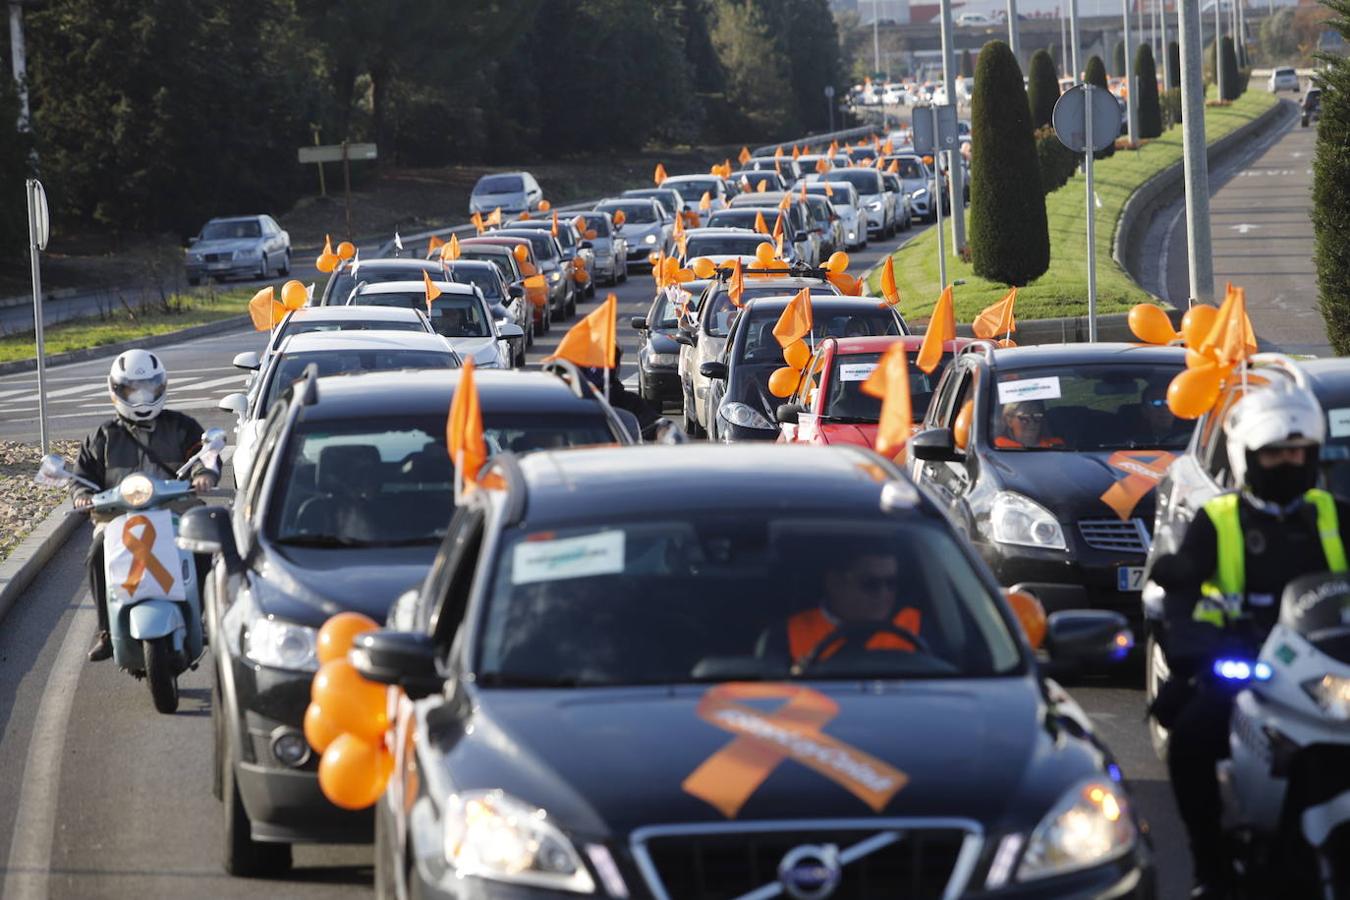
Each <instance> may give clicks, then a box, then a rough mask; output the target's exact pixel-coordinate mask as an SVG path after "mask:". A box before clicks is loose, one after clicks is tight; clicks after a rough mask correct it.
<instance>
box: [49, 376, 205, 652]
mask: <svg viewBox="0 0 1350 900" xmlns="http://www.w3.org/2000/svg"><path fill="white" fill-rule="evenodd" d="M168 386H169V374H168V372H167V371H166V370H165V369H164V364H163V363H162V362H161V361H160V359H159V357H158V356H156V355H155V354H153V353H149V352H147V351H145V350H128V351H126V352H125V353H123V354H121V355H120V356H118V357H117V359H115V360H113V364H112V368H111V369H110V370H109V372H108V394H109V396H110V397H111V398H112V402H113V406H114V408H116V410H117V415H116V416H114V417H113V418H111V419H109V420H108V421H106V422H104V423H103V424H102V425H100V426H99V427H98V428H97V430H95V431H94V432H93V433H92V434H90V435H89V436H88V437H87V438H85V440H84V445H83V446H81V447H80V456H79V458H78V459H77V460H76V462H75V474H76V475H78V476H79V477H81V478H84V479H87V480H88V481H90V482H92V483H93V484H98V485H102V489H104V490H106V489H107V488H110V487H112V486H114V485H116V484H118V483H120V482H121V480H122V479H123V478H125V477H126V476H128V475H131V474H132V473H134V472H143V473H145V474H146V475H149V476H151V477H154V478H165V479H172V478H174V477H175V474H176V472H177V470H178V469H179V468H180V467H181V466H182V465H183V463H184V462H185V461H186V460H187V459H188V458H189V457H190V456H192V454H193V453H195V452H196V451H197V449H198V448H199V447H200V446H201V438H202V426H201V425H200V424H198V422H197V420H196V419H194V418H192V417H191V416H188V415H184V414H183V413H180V412H175V411H173V410H171V409H165V408H164V396H165V392H166V391H167V389H168ZM219 477H220V473H219V472H217V471H214V470H212V469H209V468H207V467H206V465H204V464H203V463H202V462H200V461H198V462H197V463H195V464H194V465H193V467H192V471H191V474H190V478H191V480H192V487H193V489H194V490H198V491H204V490H210V489H211V488H212V487H214V486H215V484H216V481H217V479H218V478H219ZM96 493H97V491H94V490H91V489H89V488H88V487H85V486H84V485H81V484H80V483H79V482H78V481H77V482H75V484H74V486H73V487H72V489H71V496H72V499H73V500H74V504H75V508H76V509H80V510H83V509H89V508H90V507H91V506H92V505H93V500H94V494H96ZM104 524H105V523H103V522H97V521H96V523H95V526H94V540H93V543H92V545H91V546H90V548H89V555H88V557H87V558H86V563H87V564H88V566H89V588H90V590H91V591H92V593H93V596H94V608H95V609H97V610H98V637H97V639H96V640H95V641H94V646H93V647H92V648H91V649H90V650H89V660H90V662H97V661H99V660H104V659H107V658H108V657H110V656H112V641H111V639H110V638H109V635H108V606H107V590H106V586H105V585H104V583H103V581H104V572H103V526H104Z"/></svg>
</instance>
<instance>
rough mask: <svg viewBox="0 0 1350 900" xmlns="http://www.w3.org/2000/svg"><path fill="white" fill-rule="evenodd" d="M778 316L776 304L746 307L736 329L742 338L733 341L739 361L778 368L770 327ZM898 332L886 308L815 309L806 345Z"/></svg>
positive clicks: (780, 354) (779, 359)
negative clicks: (746, 312)
mask: <svg viewBox="0 0 1350 900" xmlns="http://www.w3.org/2000/svg"><path fill="white" fill-rule="evenodd" d="M782 314H783V307H782V306H781V305H779V304H776V303H775V304H773V305H771V306H761V307H751V308H750V318H749V319H748V320H747V321H746V322H744V323H742V325H741V326H740V327H741V328H743V329H744V330H745V337H743V338H738V339H737V343H738V344H739V346H740V357H739V358H740V360H741V361H744V362H770V363H773V364H774V365H775V366H780V365H782V359H783V347H782V345H781V344H779V343H778V338H776V337H774V334H773V328H774V326H775V325H777V324H778V319H779V317H780V316H782ZM900 333H901V331H900V324H899V323H898V322H897V321H896V320H895V314H894V313H893V312H891V311H890V310H889V309H885V308H882V307H879V306H875V305H873V306H864V305H859V306H858V307H855V308H852V309H848V310H842V309H840V310H831V311H829V312H825V311H824V310H821V309H819V308H818V309H816V310H815V315H814V322H813V323H812V327H811V338H810V342H811V343H814V342H815V341H819V340H821V339H822V338H826V337H880V336H882V335H888V334H895V335H898V334H900ZM775 354H776V355H775Z"/></svg>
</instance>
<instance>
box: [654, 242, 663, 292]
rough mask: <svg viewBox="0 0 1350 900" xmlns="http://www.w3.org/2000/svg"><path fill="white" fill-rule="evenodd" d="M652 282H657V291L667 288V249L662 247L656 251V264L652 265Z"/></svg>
mask: <svg viewBox="0 0 1350 900" xmlns="http://www.w3.org/2000/svg"><path fill="white" fill-rule="evenodd" d="M652 281H655V282H656V289H657V290H660V289H661V288H663V287H665V286H666V248H665V247H662V248H661V249H660V250H658V251H656V262H654V263H652Z"/></svg>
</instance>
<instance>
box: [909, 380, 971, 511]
mask: <svg viewBox="0 0 1350 900" xmlns="http://www.w3.org/2000/svg"><path fill="white" fill-rule="evenodd" d="M979 383H980V379H979V369H978V367H977V366H975V365H973V364H965V365H957V364H952V365H949V366H948V368H947V373H946V375H945V376H944V377H943V379H942V385H941V386H940V389H939V394H938V398H937V402H935V403H934V404H932V406H931V407H930V408H929V415H928V420H927V421H926V422H925V426H926V427H932V428H944V429H947V430H949V431H952V430H954V428H955V425H956V417H957V416H958V415H959V414H960V412H961V407H963V406H964V405H965V404H966V403H967V402H970V403H971V404H972V405H973V406H978V403H976V400H977V397H976V393H977V391H978V387H979ZM977 418H978V417H976V416H971V426H970V429H969V437H968V439H967V442H966V447H965V451H964V452H963V453H962V454H961V458H959V459H956V460H951V461H936V460H934V461H928V462H925V463H923V471H922V476H921V477H922V479H923V481H924V482H925V483H926V484H927V485H928V487H929V488H930V489H931V490H932V491H933V493H934V494H935V495H936V496H937V497H938V498H939V502H940V503H941V504H942V505H943V506H944V507H945V508H946V509H947V510H948V511H949V512H950V513H951V514H952V519H953V523H954V524H955V525H956V526H957V527H958V528H960V529H961V530H962V531H963V533H964V534H966V535H967V536H969V535H970V534H971V523H972V521H973V518H972V515H971V512H970V508H969V495H970V492H971V490H972V487H973V485H974V483H975V476H976V474H977V473H978V464H977V458H976V453H977V452H978V451H977V448H978V447H979V446H980V441H979V437H980V435H979V428H978V426H979V423H978V421H977Z"/></svg>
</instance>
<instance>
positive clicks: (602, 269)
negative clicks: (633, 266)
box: [577, 211, 628, 285]
mask: <svg viewBox="0 0 1350 900" xmlns="http://www.w3.org/2000/svg"><path fill="white" fill-rule="evenodd" d="M577 218H579V219H581V220H582V224H583V225H584V227H583V228H581V229H580V230H581V235H582V237H584V238H585V239H586V241H587V243H589V244H590V245H591V251H592V253H593V254H594V260H593V262H594V264H593V266H592V268H591V278H592V280H594V281H599V280H600V279H601V278H603V279H605V284H608V285H616V284H618V283H619V282H621V281H627V280H628V241H627V239H626V238H625V237H624V236H623V235H621V234H620V233H619V229H617V228H615V227H614V220H613V219H612V218H610V215H609V213H604V212H593V211H592V212H584V213H582V214H581V215H580V216H578V217H577Z"/></svg>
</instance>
